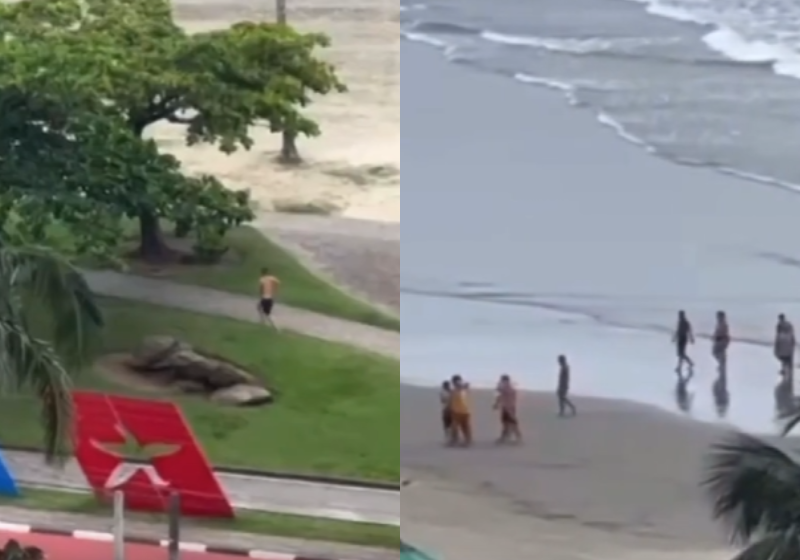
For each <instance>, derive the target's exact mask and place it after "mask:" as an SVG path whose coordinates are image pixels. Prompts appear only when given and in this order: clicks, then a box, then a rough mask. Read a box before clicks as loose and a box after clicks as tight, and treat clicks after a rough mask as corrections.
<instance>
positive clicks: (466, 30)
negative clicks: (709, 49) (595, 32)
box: [409, 21, 773, 68]
mask: <svg viewBox="0 0 800 560" xmlns="http://www.w3.org/2000/svg"><path fill="white" fill-rule="evenodd" d="M409 30H410V31H411V32H412V33H417V34H421V35H425V36H428V37H435V36H437V35H444V36H447V35H450V36H462V37H463V36H471V37H476V38H480V39H483V40H484V41H488V42H490V43H495V44H502V45H509V46H518V47H530V48H537V49H543V50H547V51H551V52H557V53H564V54H572V55H591V56H597V57H604V58H614V59H620V60H625V59H628V60H647V61H652V62H659V63H665V64H690V65H699V66H710V67H718V66H723V67H724V66H741V65H743V64H747V65H750V66H753V67H764V68H770V67H772V65H773V61H772V60H770V59H760V58H752V59H747V58H745V57H739V58H737V59H733V58H732V57H728V58H702V57H694V58H686V57H676V56H670V55H669V54H667V53H657V52H653V51H652V50H649V51H648V52H642V50H641V49H643V48H647V47H652V46H656V45H657V44H661V45H668V44H671V43H674V42H676V41H677V40H679V39H678V38H667V39H661V40H659V41H658V42H656V40H655V39H653V38H652V37H607V38H602V37H588V38H553V37H536V36H532V35H509V34H505V33H500V32H497V31H492V30H483V29H477V28H474V27H469V26H466V25H461V24H456V23H448V22H440V21H416V22H414V23H413V24H411V25H410V27H409ZM636 49H640V50H639V51H637V50H636ZM720 52H721V51H720Z"/></svg>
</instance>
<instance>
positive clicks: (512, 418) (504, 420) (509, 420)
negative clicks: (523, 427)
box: [500, 410, 519, 426]
mask: <svg viewBox="0 0 800 560" xmlns="http://www.w3.org/2000/svg"><path fill="white" fill-rule="evenodd" d="M500 423H501V424H503V426H516V425H517V424H518V423H519V422H518V421H517V415H516V414H513V413H511V412H509V411H508V410H503V411H501V412H500Z"/></svg>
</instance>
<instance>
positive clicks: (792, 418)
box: [781, 412, 800, 437]
mask: <svg viewBox="0 0 800 560" xmlns="http://www.w3.org/2000/svg"><path fill="white" fill-rule="evenodd" d="M781 420H784V421H785V422H786V423H785V424H784V425H783V432H782V435H783V436H784V437H785V436H788V435H789V434H790V433H791V431H792V430H794V429H795V428H796V427H797V425H798V424H800V412H793V413H791V414H787V415H786V416H783V417H781Z"/></svg>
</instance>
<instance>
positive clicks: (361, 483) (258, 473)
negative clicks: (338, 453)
mask: <svg viewBox="0 0 800 560" xmlns="http://www.w3.org/2000/svg"><path fill="white" fill-rule="evenodd" d="M0 450H7V451H20V452H22V453H41V452H42V450H41V449H37V448H36V447H30V446H27V445H2V446H0ZM127 462H130V463H136V464H141V465H144V464H147V463H148V462H147V461H143V460H135V459H133V460H131V459H129V460H127ZM213 468H214V472H215V473H221V474H239V475H243V476H253V477H260V478H272V479H275V480H295V481H298V482H310V483H313V484H330V485H331V486H344V487H349V488H362V489H364V490H385V491H387V492H399V491H400V488H401V487H402V486H405V484H402V483H392V482H379V481H377V480H357V479H354V478H339V477H335V476H317V475H312V474H297V473H288V472H280V471H262V470H258V469H249V468H245V467H225V466H221V467H218V466H213Z"/></svg>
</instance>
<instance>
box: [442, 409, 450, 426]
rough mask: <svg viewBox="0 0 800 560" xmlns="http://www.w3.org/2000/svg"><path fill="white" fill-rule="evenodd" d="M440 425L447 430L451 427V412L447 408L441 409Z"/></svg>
mask: <svg viewBox="0 0 800 560" xmlns="http://www.w3.org/2000/svg"><path fill="white" fill-rule="evenodd" d="M442 426H444V429H445V430H449V429H451V428H452V427H453V413H452V412H450V411H449V410H443V411H442Z"/></svg>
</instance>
